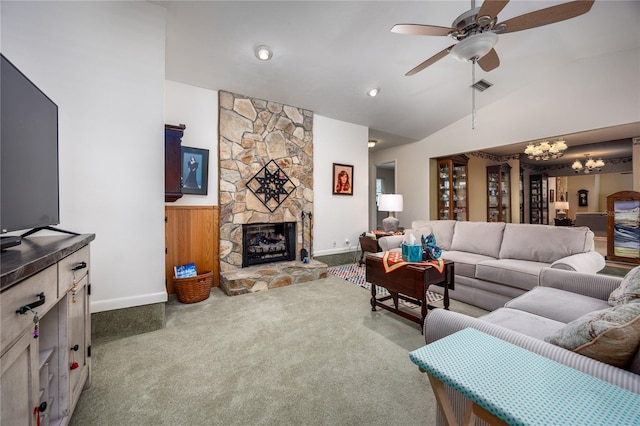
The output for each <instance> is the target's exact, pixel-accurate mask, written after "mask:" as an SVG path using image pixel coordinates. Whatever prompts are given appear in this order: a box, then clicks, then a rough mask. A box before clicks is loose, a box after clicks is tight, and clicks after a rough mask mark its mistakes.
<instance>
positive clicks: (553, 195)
mask: <svg viewBox="0 0 640 426" xmlns="http://www.w3.org/2000/svg"><path fill="white" fill-rule="evenodd" d="M549 202H550V203H555V202H556V191H554V190H553V189H550V190H549Z"/></svg>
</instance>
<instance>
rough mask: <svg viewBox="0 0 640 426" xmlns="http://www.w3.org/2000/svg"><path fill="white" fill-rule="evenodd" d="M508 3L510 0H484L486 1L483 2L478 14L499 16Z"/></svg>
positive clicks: (492, 16)
mask: <svg viewBox="0 0 640 426" xmlns="http://www.w3.org/2000/svg"><path fill="white" fill-rule="evenodd" d="M507 3H509V0H484V3H482V6H481V7H480V11H479V12H478V16H490V17H491V18H495V17H496V16H498V13H500V12H501V11H502V9H504V7H505V6H506V5H507Z"/></svg>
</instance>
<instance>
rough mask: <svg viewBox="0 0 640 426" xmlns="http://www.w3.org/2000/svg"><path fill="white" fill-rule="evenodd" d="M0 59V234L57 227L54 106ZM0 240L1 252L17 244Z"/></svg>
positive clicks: (7, 240)
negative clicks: (8, 245)
mask: <svg viewBox="0 0 640 426" xmlns="http://www.w3.org/2000/svg"><path fill="white" fill-rule="evenodd" d="M0 56H1V57H2V58H1V59H2V62H1V64H0V75H1V81H0V98H1V104H0V115H1V117H2V118H1V121H0V126H1V127H0V133H1V135H0V159H1V163H0V179H1V181H0V185H1V192H0V198H1V199H0V225H1V228H0V229H1V233H2V234H5V233H7V232H12V231H20V230H26V229H32V230H33V229H42V228H46V227H49V226H51V225H57V224H59V223H60V202H59V192H58V189H59V188H58V106H57V105H56V104H55V103H54V102H53V101H52V100H51V99H50V98H49V97H48V96H47V95H46V94H45V93H44V92H42V90H40V89H39V88H38V87H37V86H36V85H35V84H33V82H32V81H31V80H29V78H28V77H27V76H25V75H24V74H23V73H22V72H20V70H19V69H18V68H16V67H15V66H14V65H13V64H12V63H11V62H10V61H9V60H8V59H7V58H6V57H5V56H4V55H1V54H0ZM23 236H24V235H23ZM2 239H3V243H2V245H3V248H6V246H7V244H10V245H15V244H16V240H15V238H7V237H5V238H2ZM17 243H18V244H19V239H18V241H17Z"/></svg>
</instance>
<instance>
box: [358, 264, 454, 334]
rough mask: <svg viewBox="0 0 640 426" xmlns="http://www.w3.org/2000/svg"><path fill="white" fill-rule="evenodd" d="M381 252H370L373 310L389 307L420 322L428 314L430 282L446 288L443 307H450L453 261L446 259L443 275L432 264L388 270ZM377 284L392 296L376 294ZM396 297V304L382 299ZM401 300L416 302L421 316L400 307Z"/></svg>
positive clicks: (369, 271)
mask: <svg viewBox="0 0 640 426" xmlns="http://www.w3.org/2000/svg"><path fill="white" fill-rule="evenodd" d="M383 255H384V252H382V253H371V254H367V258H366V265H367V266H366V267H367V270H366V280H367V282H368V283H371V310H372V311H375V310H376V307H380V308H382V309H386V310H388V311H390V312H393V313H394V314H397V315H400V316H401V317H404V318H406V319H408V320H410V321H413V322H416V323H418V324H420V325H422V324H423V323H424V319H425V317H426V316H427V309H428V308H430V307H429V306H428V303H427V290H428V288H429V286H431V285H437V286H440V287H444V308H445V309H449V290H450V289H451V290H453V289H454V280H453V275H454V263H453V262H452V261H450V260H445V261H444V271H443V273H442V274H441V273H440V272H438V271H437V270H436V268H435V267H433V266H432V265H424V264H419V263H411V264H408V265H406V266H403V267H401V268H399V269H396V270H394V271H391V272H389V273H387V272H386V271H385V269H384V265H383V263H382V256H383ZM376 286H380V287H384V288H385V289H387V291H389V294H390V295H389V296H384V297H380V298H378V297H377V293H376ZM389 299H393V306H389V305H388V304H385V303H383V302H385V301H387V300H389ZM398 299H402V300H405V301H408V302H411V303H415V304H416V305H419V306H420V307H421V309H420V313H421V316H416V315H412V314H411V313H409V312H406V311H401V310H400V309H398Z"/></svg>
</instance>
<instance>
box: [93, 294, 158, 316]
mask: <svg viewBox="0 0 640 426" xmlns="http://www.w3.org/2000/svg"><path fill="white" fill-rule="evenodd" d="M167 300H168V296H167V293H166V292H158V293H151V294H142V295H140V296H133V297H121V298H118V299H109V300H99V301H96V302H91V303H90V305H89V306H90V311H91V313H92V314H94V313H96V312H103V311H112V310H114V309H123V308H131V307H134V306H141V305H150V304H152V303H164V302H166V301H167Z"/></svg>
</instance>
